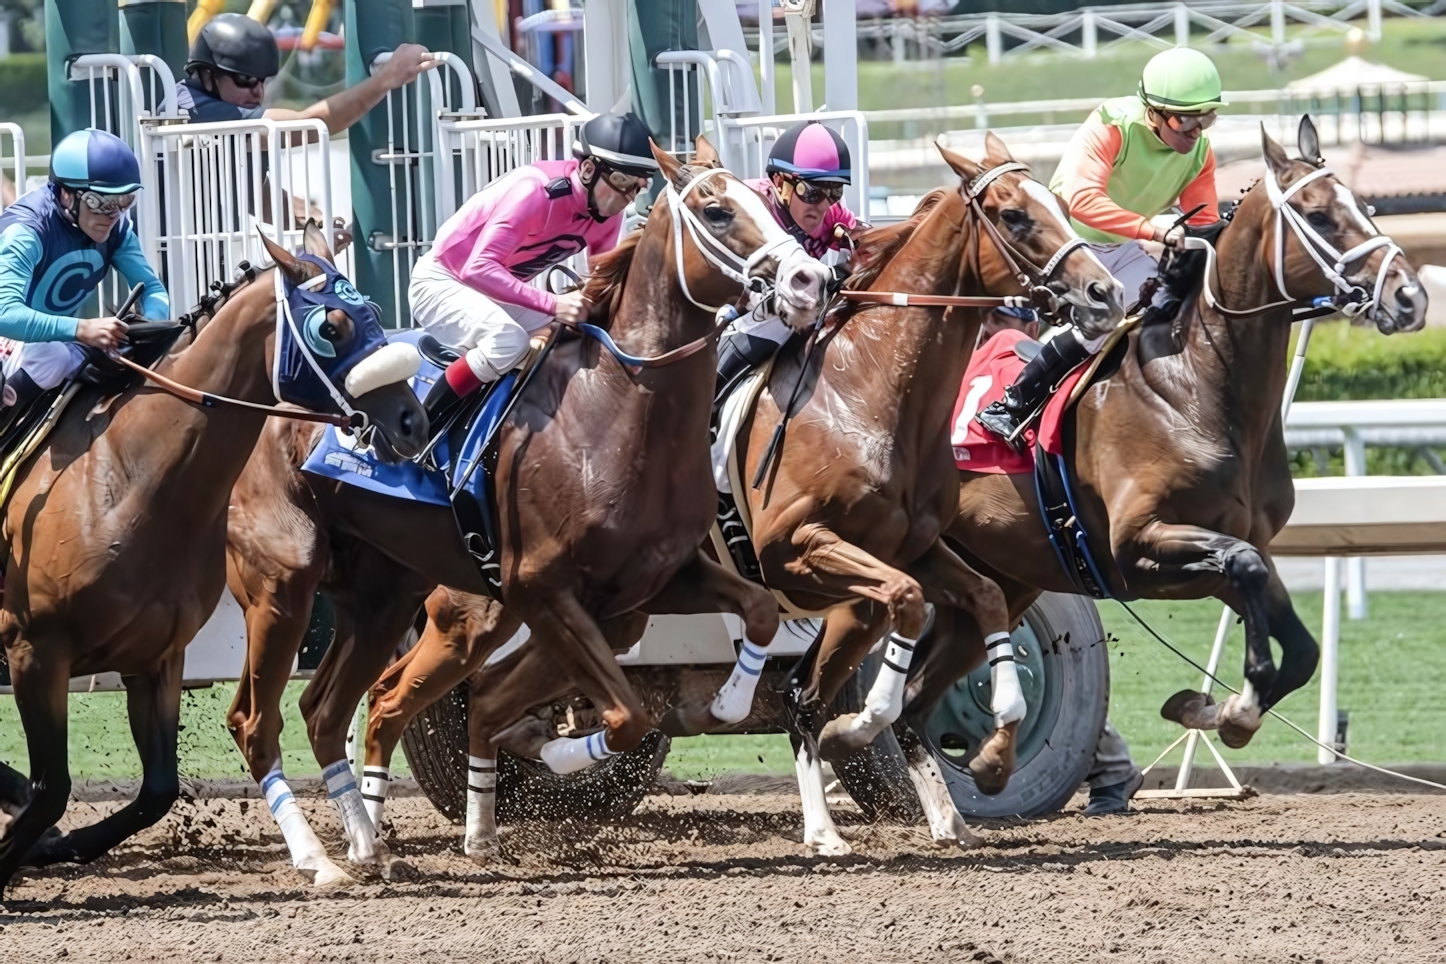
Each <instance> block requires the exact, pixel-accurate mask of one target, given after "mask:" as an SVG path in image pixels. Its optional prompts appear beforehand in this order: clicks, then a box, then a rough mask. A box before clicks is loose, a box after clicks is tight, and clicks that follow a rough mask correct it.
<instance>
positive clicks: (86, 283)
mask: <svg viewBox="0 0 1446 964" xmlns="http://www.w3.org/2000/svg"><path fill="white" fill-rule="evenodd" d="M104 272H105V262H104V261H103V260H102V259H101V256H100V252H99V251H95V250H89V251H71V252H69V253H67V254H64V255H61V256H60V257H59V258H56V259H55V261H54V262H53V263H52V264H51V265H50V267H49V268H47V269H46V271H45V274H43V275H41V276H40V281H39V282H37V284H36V286H35V293H36V294H37V295H38V296H39V302H40V303H39V305H38V307H39V309H40V310H41V311H44V312H47V313H49V314H53V315H68V314H70V313H71V312H72V311H74V310H75V309H76V308H78V307H80V303H81V302H82V301H84V300H85V299H86V297H87V296H88V295H89V294H90V292H91V290H92V289H93V288H94V287H95V286H96V284H97V283H98V282H99V281H100V279H101V275H102V274H103V273H104Z"/></svg>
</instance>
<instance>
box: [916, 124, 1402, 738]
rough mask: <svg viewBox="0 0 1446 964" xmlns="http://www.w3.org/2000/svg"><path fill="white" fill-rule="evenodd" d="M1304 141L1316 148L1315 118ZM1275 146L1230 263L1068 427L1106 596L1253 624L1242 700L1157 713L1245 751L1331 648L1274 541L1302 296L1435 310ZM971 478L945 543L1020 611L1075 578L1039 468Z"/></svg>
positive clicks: (924, 687)
mask: <svg viewBox="0 0 1446 964" xmlns="http://www.w3.org/2000/svg"><path fill="white" fill-rule="evenodd" d="M1299 142H1300V147H1301V151H1302V153H1303V154H1304V155H1305V156H1306V157H1307V158H1311V159H1313V160H1314V159H1317V158H1318V156H1319V146H1318V142H1317V138H1316V132H1315V127H1314V126H1313V125H1312V124H1311V122H1310V119H1309V118H1306V119H1305V120H1304V121H1303V122H1302V123H1301V128H1300V137H1299ZM1264 152H1265V163H1266V174H1265V179H1264V181H1263V182H1262V183H1258V184H1256V185H1255V186H1254V187H1253V188H1252V189H1251V190H1250V191H1249V193H1247V194H1246V195H1245V197H1244V199H1243V200H1242V201H1241V202H1240V205H1239V207H1237V208H1236V210H1235V214H1234V216H1233V217H1232V219H1231V221H1230V223H1229V226H1228V227H1226V228H1225V230H1224V231H1223V232H1222V233H1221V234H1220V235H1219V239H1218V242H1217V249H1218V260H1219V270H1218V271H1211V270H1209V269H1208V268H1207V270H1206V272H1205V281H1204V284H1203V285H1202V284H1201V283H1200V282H1199V281H1198V280H1196V279H1192V280H1194V284H1193V286H1192V287H1190V288H1189V290H1188V296H1187V297H1186V299H1185V302H1184V307H1183V308H1182V310H1181V311H1180V313H1179V315H1178V316H1177V317H1176V318H1175V319H1174V321H1173V324H1171V323H1169V322H1166V321H1162V322H1161V323H1158V324H1153V325H1152V324H1149V320H1148V316H1147V319H1146V324H1145V326H1144V327H1142V328H1140V329H1138V330H1136V331H1134V332H1131V334H1130V336H1129V342H1128V351H1127V352H1126V354H1125V355H1124V361H1123V364H1122V365H1121V367H1120V369H1119V371H1118V372H1117V373H1116V374H1114V375H1112V376H1110V377H1109V378H1108V379H1105V380H1102V381H1100V382H1099V383H1097V384H1096V385H1094V386H1093V387H1091V388H1090V389H1089V390H1088V391H1087V392H1085V394H1084V395H1083V396H1082V398H1081V399H1080V401H1079V404H1078V406H1077V408H1076V414H1075V416H1074V428H1073V431H1072V432H1071V433H1069V434H1067V436H1066V444H1067V449H1068V451H1069V453H1070V454H1071V455H1072V457H1073V464H1074V473H1075V490H1074V493H1075V498H1076V500H1077V501H1076V502H1075V503H1074V504H1073V508H1074V509H1075V511H1076V512H1077V514H1078V519H1079V524H1080V525H1081V526H1082V527H1083V530H1084V531H1085V532H1086V533H1088V534H1089V536H1090V538H1091V540H1092V542H1091V544H1092V545H1093V547H1094V552H1095V558H1096V560H1097V561H1098V562H1099V564H1100V566H1101V567H1102V571H1101V575H1102V577H1103V579H1104V581H1105V582H1106V584H1107V585H1108V591H1109V593H1110V595H1112V596H1114V597H1116V598H1123V599H1137V598H1147V599H1200V598H1204V597H1214V598H1217V599H1220V600H1222V601H1223V602H1224V603H1225V604H1226V605H1228V606H1230V607H1231V608H1232V609H1234V610H1235V611H1236V612H1237V613H1239V614H1241V615H1242V616H1243V617H1244V619H1245V636H1246V656H1245V686H1244V687H1243V691H1242V693H1241V694H1240V695H1239V696H1232V697H1230V698H1229V699H1227V700H1226V701H1225V702H1223V703H1221V704H1219V705H1214V704H1209V703H1208V701H1207V700H1206V698H1205V696H1204V694H1201V693H1195V692H1192V691H1188V690H1187V691H1184V692H1182V693H1178V694H1176V695H1175V696H1174V697H1171V699H1170V700H1169V701H1168V702H1167V703H1166V704H1165V708H1164V709H1163V710H1162V713H1163V714H1164V715H1165V716H1166V718H1167V719H1174V720H1176V721H1177V722H1181V723H1183V724H1184V725H1185V726H1188V727H1193V728H1198V729H1213V728H1217V727H1218V728H1219V730H1220V737H1221V739H1222V740H1223V741H1224V742H1225V743H1226V745H1228V746H1232V747H1240V746H1244V745H1245V744H1246V743H1247V742H1248V741H1249V740H1250V738H1251V736H1252V735H1253V734H1254V732H1255V730H1256V729H1258V728H1259V726H1260V716H1261V714H1262V713H1263V712H1264V711H1265V710H1267V709H1269V708H1270V707H1271V706H1273V705H1275V704H1276V703H1278V702H1279V701H1280V700H1281V698H1282V697H1284V696H1285V695H1286V694H1287V693H1290V692H1291V691H1292V690H1295V689H1298V688H1300V687H1301V686H1303V685H1305V683H1306V682H1307V681H1309V679H1310V677H1311V674H1312V672H1314V669H1315V665H1316V658H1317V653H1318V650H1317V647H1316V643H1315V640H1314V639H1313V638H1312V637H1311V634H1310V632H1309V631H1308V630H1307V629H1306V628H1305V626H1303V625H1302V624H1301V621H1300V619H1299V618H1298V617H1297V616H1296V613H1295V609H1294V608H1293V606H1292V605H1291V600H1290V595H1289V593H1287V592H1286V589H1285V585H1284V584H1283V583H1282V582H1281V580H1280V576H1279V575H1278V574H1277V573H1276V570H1275V565H1274V564H1273V563H1272V561H1271V558H1270V552H1269V549H1268V547H1269V545H1270V541H1271V540H1272V539H1273V538H1274V537H1275V534H1276V533H1278V532H1279V531H1280V530H1281V528H1282V527H1283V526H1284V525H1285V523H1286V520H1287V519H1289V517H1290V513H1291V509H1292V507H1293V506H1294V502H1295V494H1294V488H1293V486H1292V485H1291V477H1290V466H1289V461H1288V459H1287V455H1286V448H1285V438H1284V434H1283V431H1282V423H1281V400H1282V397H1283V394H1284V390H1285V382H1286V365H1285V359H1286V353H1287V345H1288V342H1289V340H1290V324H1291V317H1292V309H1293V308H1296V307H1301V306H1303V305H1309V304H1311V303H1312V302H1313V301H1314V300H1315V299H1317V298H1321V297H1332V296H1334V297H1337V298H1339V297H1340V296H1341V295H1346V296H1347V297H1348V298H1351V299H1352V300H1354V301H1355V307H1352V308H1350V310H1351V311H1352V313H1356V312H1360V311H1364V313H1365V314H1366V315H1367V316H1368V317H1369V318H1371V320H1373V321H1374V322H1375V323H1376V327H1377V328H1378V329H1379V330H1380V331H1381V332H1382V333H1383V334H1388V335H1389V334H1392V333H1393V332H1401V331H1415V330H1416V329H1419V328H1420V327H1421V326H1422V325H1423V324H1424V323H1425V317H1426V296H1425V293H1424V291H1423V289H1422V287H1421V285H1420V283H1419V281H1418V280H1417V278H1416V275H1415V272H1414V271H1413V270H1412V269H1411V267H1410V265H1408V264H1407V263H1406V261H1405V259H1404V258H1403V257H1402V256H1401V253H1400V249H1399V248H1397V247H1395V246H1394V245H1393V244H1391V243H1390V239H1389V238H1384V237H1382V236H1381V235H1380V234H1379V232H1378V231H1377V230H1376V228H1375V226H1374V225H1372V224H1371V221H1370V219H1369V218H1368V217H1367V216H1366V214H1365V212H1364V211H1363V209H1362V208H1361V206H1360V204H1359V203H1358V202H1357V201H1356V199H1355V198H1354V197H1353V196H1352V195H1351V192H1350V191H1349V190H1347V189H1346V187H1345V186H1344V185H1342V184H1341V183H1340V182H1339V181H1338V180H1336V179H1335V177H1333V176H1332V175H1331V174H1330V173H1329V172H1328V171H1326V170H1324V169H1323V168H1322V167H1320V166H1319V164H1318V162H1317V163H1312V162H1308V161H1301V160H1291V159H1289V158H1287V156H1286V153H1285V151H1284V150H1283V149H1282V148H1281V147H1280V145H1279V144H1277V143H1275V141H1273V140H1271V139H1270V137H1268V136H1265V137H1264ZM1287 208H1288V210H1287ZM1193 244H1201V243H1200V242H1193ZM1202 246H1203V245H1202ZM1207 250H1208V249H1207ZM1210 260H1212V261H1213V258H1211V259H1210ZM1210 267H1212V268H1213V264H1212V265H1211V266H1210ZM960 480H961V483H960V489H959V516H958V518H957V519H956V520H955V521H954V524H953V525H952V526H950V528H949V533H948V535H949V539H950V540H951V542H952V543H953V544H954V545H955V547H956V548H957V549H958V550H959V552H960V554H961V555H962V556H963V558H964V559H965V561H967V562H968V563H969V564H970V565H971V566H973V567H975V568H976V569H978V570H979V571H980V572H983V573H987V574H988V575H989V576H991V577H992V578H993V579H994V580H995V581H996V582H997V583H998V584H999V585H1000V586H1001V587H1002V588H1003V589H1004V592H1005V594H1006V596H1007V597H1008V600H1009V614H1010V619H1011V620H1017V619H1019V618H1020V617H1021V616H1022V614H1023V613H1024V611H1025V610H1026V609H1027V608H1028V607H1029V605H1030V604H1031V603H1033V602H1034V600H1035V599H1036V598H1037V597H1038V596H1039V594H1040V592H1042V591H1049V592H1078V591H1080V590H1079V589H1078V588H1077V587H1076V586H1075V585H1074V584H1073V583H1072V581H1071V580H1070V579H1069V577H1068V576H1067V575H1066V573H1065V571H1064V570H1063V569H1062V568H1061V566H1060V563H1059V562H1058V561H1057V557H1056V555H1055V552H1054V550H1053V548H1052V547H1051V544H1050V541H1049V538H1048V536H1047V534H1046V532H1045V529H1044V526H1043V524H1042V523H1041V521H1040V514H1039V504H1038V500H1037V498H1036V493H1035V486H1034V480H1033V478H1032V477H1031V476H1028V475H1023V476H1007V475H985V474H980V473H972V472H961V473H960ZM1272 636H1274V637H1275V638H1276V639H1277V640H1278V641H1279V643H1280V647H1281V651H1282V660H1281V664H1280V667H1279V669H1278V670H1277V668H1276V666H1275V662H1274V659H1273V657H1272V655H1271V649H1270V638H1271V637H1272ZM937 648H938V649H939V650H940V651H941V652H942V653H944V654H948V653H950V652H953V647H950V646H942V647H937ZM965 671H966V666H965V664H964V662H963V661H962V660H959V659H953V660H944V659H941V660H940V661H939V662H938V663H936V664H933V665H930V666H928V667H926V671H925V672H924V673H923V674H922V676H921V678H920V679H917V680H914V681H911V684H910V692H911V694H912V701H911V704H910V706H909V708H908V710H907V711H906V712H907V713H908V715H909V717H910V718H915V717H916V716H917V715H919V713H921V712H923V711H924V710H925V708H926V707H927V706H928V705H929V704H930V701H931V700H933V699H935V698H936V697H937V695H938V694H939V693H941V692H942V691H943V690H944V689H947V688H948V686H950V685H951V684H952V683H953V682H954V681H955V680H956V679H958V678H959V677H960V676H961V675H962V674H963V673H964V672H965Z"/></svg>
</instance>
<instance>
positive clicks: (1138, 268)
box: [1081, 241, 1160, 354]
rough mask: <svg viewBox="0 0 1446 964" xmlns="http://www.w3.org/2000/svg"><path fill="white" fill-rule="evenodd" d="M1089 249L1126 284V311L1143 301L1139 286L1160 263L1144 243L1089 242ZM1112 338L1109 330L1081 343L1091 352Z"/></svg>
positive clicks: (1158, 268)
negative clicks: (1146, 248)
mask: <svg viewBox="0 0 1446 964" xmlns="http://www.w3.org/2000/svg"><path fill="white" fill-rule="evenodd" d="M1090 250H1092V251H1093V252H1094V253H1095V256H1096V257H1097V258H1099V259H1100V264H1102V265H1104V266H1105V270H1106V271H1108V272H1109V273H1110V274H1112V275H1114V276H1115V280H1116V281H1118V282H1119V283H1120V284H1122V285H1124V286H1125V294H1124V306H1125V311H1127V312H1128V311H1129V310H1130V309H1131V308H1134V307H1135V302H1137V301H1139V300H1140V289H1141V288H1143V287H1144V286H1145V282H1146V281H1149V280H1150V279H1151V278H1153V277H1155V275H1156V274H1157V273H1158V272H1159V270H1160V262H1159V261H1157V260H1156V259H1155V257H1154V256H1153V255H1151V254H1150V252H1149V251H1147V250H1145V246H1144V245H1142V244H1141V243H1140V242H1138V241H1125V242H1123V243H1122V244H1094V243H1091V244H1090ZM1108 337H1109V333H1108V332H1106V333H1105V334H1103V335H1100V336H1099V337H1097V338H1092V339H1090V340H1089V341H1084V340H1083V339H1081V344H1083V345H1084V346H1085V347H1086V348H1088V349H1089V351H1090V354H1094V353H1095V352H1097V351H1099V350H1100V347H1101V346H1102V345H1103V344H1104V343H1105V339H1106V338H1108Z"/></svg>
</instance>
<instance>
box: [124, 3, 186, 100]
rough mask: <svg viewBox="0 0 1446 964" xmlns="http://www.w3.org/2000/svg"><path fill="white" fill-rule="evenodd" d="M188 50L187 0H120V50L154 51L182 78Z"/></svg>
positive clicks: (177, 77)
mask: <svg viewBox="0 0 1446 964" xmlns="http://www.w3.org/2000/svg"><path fill="white" fill-rule="evenodd" d="M186 50H187V48H186V0H121V7H120V52H121V53H123V54H126V55H133V54H155V55H156V56H157V57H160V58H161V59H162V60H164V61H165V62H166V66H167V67H169V68H171V73H173V74H175V75H176V79H177V80H179V79H180V78H181V74H182V71H183V70H184V69H185V66H186Z"/></svg>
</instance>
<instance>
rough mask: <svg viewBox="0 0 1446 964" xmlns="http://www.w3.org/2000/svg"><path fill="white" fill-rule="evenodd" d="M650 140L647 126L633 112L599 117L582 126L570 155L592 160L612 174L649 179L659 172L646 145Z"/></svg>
mask: <svg viewBox="0 0 1446 964" xmlns="http://www.w3.org/2000/svg"><path fill="white" fill-rule="evenodd" d="M651 137H652V133H651V132H650V131H649V130H648V125H647V124H644V123H643V121H642V119H641V118H640V117H638V115H637V114H634V113H633V112H632V111H629V112H628V113H626V114H599V115H597V116H596V117H594V118H593V119H592V120H590V121H588V122H587V123H586V124H584V125H582V130H580V131H578V137H577V143H575V144H574V145H573V146H572V152H573V154H574V155H575V156H576V157H577V158H578V160H582V159H583V158H587V157H592V158H596V159H597V160H599V161H601V162H602V163H603V164H606V165H607V166H608V167H610V168H612V169H613V170H614V171H622V172H623V173H624V174H632V175H634V176H635V177H651V176H652V175H653V174H654V173H656V172H657V170H658V162H657V161H656V160H654V159H653V150H652V147H651V146H650V144H649V140H650V139H651Z"/></svg>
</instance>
